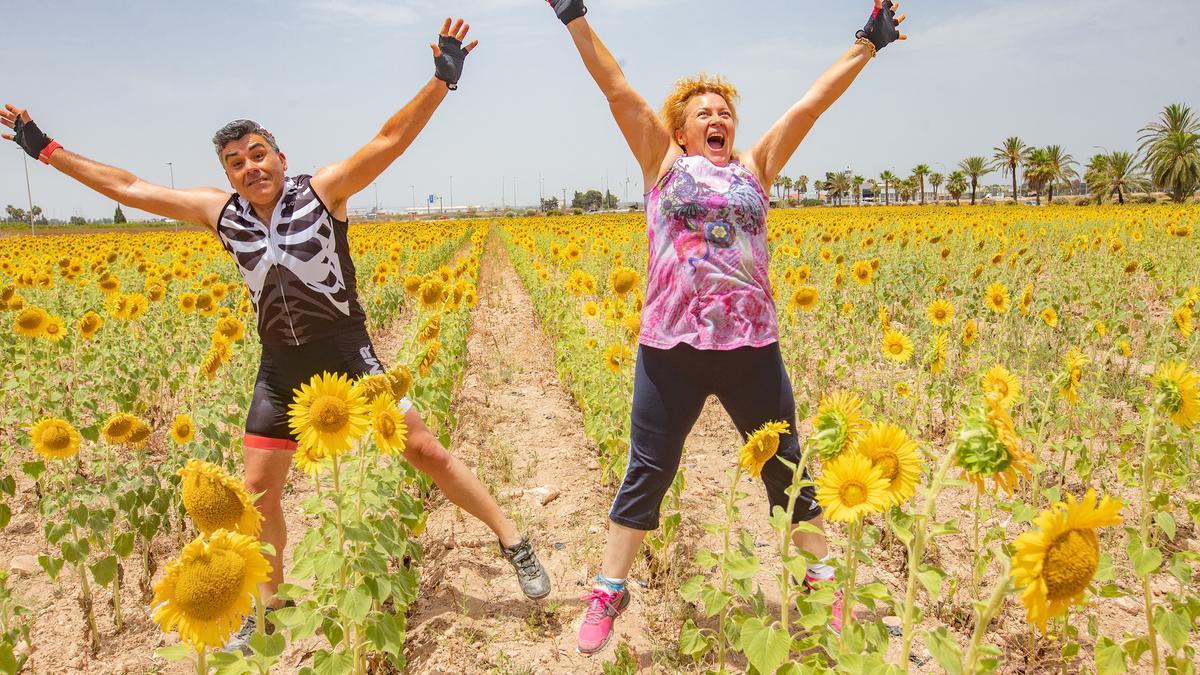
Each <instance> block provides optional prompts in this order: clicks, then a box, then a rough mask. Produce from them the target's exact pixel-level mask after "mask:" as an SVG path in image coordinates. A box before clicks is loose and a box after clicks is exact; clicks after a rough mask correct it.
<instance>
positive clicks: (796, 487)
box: [779, 445, 812, 635]
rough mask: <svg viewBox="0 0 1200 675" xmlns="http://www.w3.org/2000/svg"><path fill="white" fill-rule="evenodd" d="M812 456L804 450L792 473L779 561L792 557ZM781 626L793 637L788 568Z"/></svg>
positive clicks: (781, 576) (782, 588) (781, 592)
mask: <svg viewBox="0 0 1200 675" xmlns="http://www.w3.org/2000/svg"><path fill="white" fill-rule="evenodd" d="M811 455H812V448H811V446H807V445H806V447H805V449H804V452H803V454H801V455H800V461H799V462H798V463H797V464H796V469H795V470H794V471H793V472H792V486H791V489H790V491H789V494H788V506H787V516H788V524H787V527H785V528H784V530H783V535H782V536H781V537H780V542H779V559H780V560H782V561H783V562H785V563H786V562H787V561H788V559H789V558H790V557H791V555H792V531H793V529H794V526H793V524H792V520H793V518H794V517H795V513H796V500H797V498H798V497H799V496H800V482H801V481H802V480H804V467H805V466H807V465H808V459H809V457H810V456H811ZM779 598H780V603H779V625H781V626H783V629H784V630H785V631H787V632H788V634H789V635H791V632H792V631H791V628H789V624H788V612H789V611H790V609H791V604H792V573H791V572H789V571H788V570H787V568H786V567H784V568H783V570H781V571H780V573H779Z"/></svg>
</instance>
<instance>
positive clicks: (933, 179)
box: [929, 173, 946, 204]
mask: <svg viewBox="0 0 1200 675" xmlns="http://www.w3.org/2000/svg"><path fill="white" fill-rule="evenodd" d="M945 180H946V177H945V176H943V175H942V174H940V173H931V174H929V184H930V185H932V186H933V202H934V203H935V204H936V203H937V193H938V188H939V187H941V186H942V182H943V181H945Z"/></svg>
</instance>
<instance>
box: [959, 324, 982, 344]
mask: <svg viewBox="0 0 1200 675" xmlns="http://www.w3.org/2000/svg"><path fill="white" fill-rule="evenodd" d="M978 337H979V325H978V324H976V323H975V319H967V322H966V323H964V324H963V329H962V344H963V346H964V347H970V346H971V345H973V344H975V340H976V339H977V338H978Z"/></svg>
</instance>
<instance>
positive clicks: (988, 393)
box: [979, 364, 1021, 410]
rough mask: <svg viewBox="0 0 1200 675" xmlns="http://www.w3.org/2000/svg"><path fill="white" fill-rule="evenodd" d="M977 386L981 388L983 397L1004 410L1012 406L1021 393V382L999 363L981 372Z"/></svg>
mask: <svg viewBox="0 0 1200 675" xmlns="http://www.w3.org/2000/svg"><path fill="white" fill-rule="evenodd" d="M979 387H980V388H981V389H983V395H984V397H986V398H987V399H988V400H989V401H993V402H995V404H996V405H998V406H1000V407H1001V408H1004V409H1005V410H1008V409H1010V408H1012V406H1013V403H1016V401H1017V397H1018V396H1020V395H1021V383H1020V382H1018V381H1017V378H1016V377H1014V376H1013V374H1012V373H1010V372H1008V369H1007V368H1005V367H1004V366H1002V365H1000V364H996V365H994V366H992V367H991V368H989V369H988V371H987V372H986V373H984V374H983V377H981V378H980V379H979Z"/></svg>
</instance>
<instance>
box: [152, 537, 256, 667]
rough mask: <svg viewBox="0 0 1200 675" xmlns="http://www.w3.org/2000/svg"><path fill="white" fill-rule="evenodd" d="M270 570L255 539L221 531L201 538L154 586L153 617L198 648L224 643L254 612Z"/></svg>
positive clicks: (168, 629) (181, 553) (171, 563)
mask: <svg viewBox="0 0 1200 675" xmlns="http://www.w3.org/2000/svg"><path fill="white" fill-rule="evenodd" d="M270 574H271V565H270V563H268V562H267V560H266V558H264V557H263V554H262V552H261V551H260V550H259V547H258V539H257V538H255V537H251V536H247V535H244V534H239V533H237V532H229V531H226V530H217V531H216V532H213V533H212V536H211V537H208V538H205V537H204V535H201V536H199V537H196V539H194V540H193V541H192V542H191V543H190V544H188V545H187V546H185V547H184V548H183V551H181V552H180V553H179V557H178V558H176V559H175V560H172V561H171V562H170V563H167V568H166V573H165V574H164V575H163V577H162V579H159V581H158V583H156V584H155V585H154V599H153V600H151V605H152V606H153V607H154V613H153V619H154V622H155V623H157V624H158V625H159V627H160V628H161V629H162V631H163V632H164V633H168V632H170V631H172V630H178V631H179V639H180V640H181V641H182V642H183V643H184V644H187V645H189V646H191V647H192V648H193V649H197V650H200V649H205V648H209V647H220V646H221V645H223V644H225V641H226V640H228V639H229V636H230V634H232V633H233V631H234V630H235V629H236V628H237V627H238V626H239V625H240V624H241V622H242V619H243V618H245V616H246V615H247V614H249V613H250V610H251V608H252V607H253V605H254V597H255V595H256V594H257V592H258V584H260V583H263V582H265V581H266V580H267V579H268V577H269V576H270Z"/></svg>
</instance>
